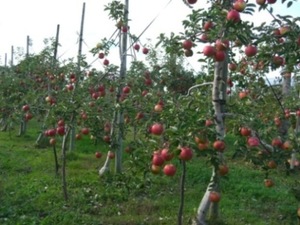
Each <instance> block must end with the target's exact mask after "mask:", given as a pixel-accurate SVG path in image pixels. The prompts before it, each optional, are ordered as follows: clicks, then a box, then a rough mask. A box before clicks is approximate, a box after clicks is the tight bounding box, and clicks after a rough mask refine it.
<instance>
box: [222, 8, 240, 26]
mask: <svg viewBox="0 0 300 225" xmlns="http://www.w3.org/2000/svg"><path fill="white" fill-rule="evenodd" d="M226 19H227V20H228V21H232V22H234V23H237V22H240V20H241V18H240V13H239V12H238V11H236V10H234V9H232V10H230V11H229V12H228V13H227V17H226Z"/></svg>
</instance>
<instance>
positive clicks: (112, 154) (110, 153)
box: [108, 151, 116, 159]
mask: <svg viewBox="0 0 300 225" xmlns="http://www.w3.org/2000/svg"><path fill="white" fill-rule="evenodd" d="M115 157H116V155H115V153H114V152H112V151H109V152H108V158H110V159H114V158H115Z"/></svg>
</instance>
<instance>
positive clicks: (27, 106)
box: [22, 105, 30, 112]
mask: <svg viewBox="0 0 300 225" xmlns="http://www.w3.org/2000/svg"><path fill="white" fill-rule="evenodd" d="M29 109H30V107H29V105H23V106H22V110H23V111H24V112H27V111H29Z"/></svg>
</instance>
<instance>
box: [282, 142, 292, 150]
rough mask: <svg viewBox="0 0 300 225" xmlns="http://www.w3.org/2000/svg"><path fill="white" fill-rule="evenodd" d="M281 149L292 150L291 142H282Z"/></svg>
mask: <svg viewBox="0 0 300 225" xmlns="http://www.w3.org/2000/svg"><path fill="white" fill-rule="evenodd" d="M281 147H282V149H284V150H292V149H293V145H292V143H291V141H289V140H286V141H285V142H283V143H282V146H281Z"/></svg>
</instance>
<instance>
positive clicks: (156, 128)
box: [150, 123, 164, 135]
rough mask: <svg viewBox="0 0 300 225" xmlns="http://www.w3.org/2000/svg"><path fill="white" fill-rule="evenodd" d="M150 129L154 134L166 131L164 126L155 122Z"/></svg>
mask: <svg viewBox="0 0 300 225" xmlns="http://www.w3.org/2000/svg"><path fill="white" fill-rule="evenodd" d="M150 131H151V133H152V134H154V135H161V134H162V133H163V132H164V127H163V125H162V124H160V123H154V124H153V125H152V126H151V128H150Z"/></svg>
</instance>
